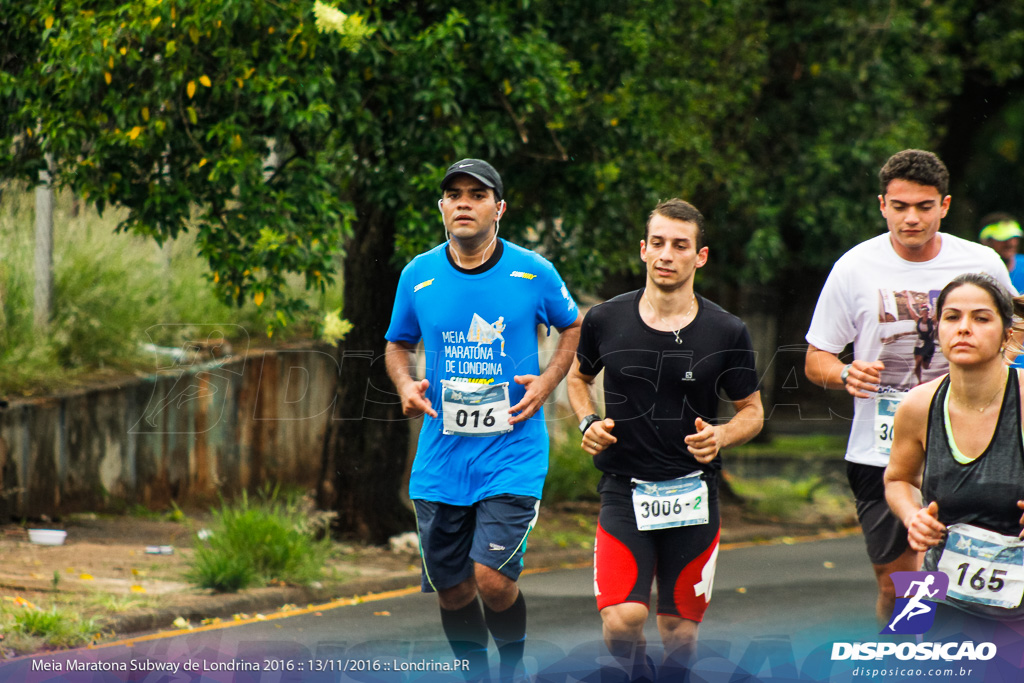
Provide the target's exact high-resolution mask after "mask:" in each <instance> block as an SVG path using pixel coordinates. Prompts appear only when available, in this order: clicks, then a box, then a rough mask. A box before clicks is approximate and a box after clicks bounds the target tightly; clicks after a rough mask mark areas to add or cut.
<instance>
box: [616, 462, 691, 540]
mask: <svg viewBox="0 0 1024 683" xmlns="http://www.w3.org/2000/svg"><path fill="white" fill-rule="evenodd" d="M632 483H633V514H634V515H636V528H637V529H639V530H640V531H650V530H651V529H669V528H672V527H677V526H694V525H696V524H707V523H708V518H709V516H708V485H707V482H705V481H704V479H702V478H701V473H700V472H694V473H693V474H688V475H686V476H685V477H679V478H678V479H669V480H668V481H641V480H639V479H633V480H632Z"/></svg>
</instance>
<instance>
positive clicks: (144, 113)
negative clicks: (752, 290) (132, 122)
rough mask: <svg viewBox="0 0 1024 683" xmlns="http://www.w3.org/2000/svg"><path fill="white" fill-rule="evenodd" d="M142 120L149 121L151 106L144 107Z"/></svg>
mask: <svg viewBox="0 0 1024 683" xmlns="http://www.w3.org/2000/svg"><path fill="white" fill-rule="evenodd" d="M142 120H143V121H149V107H143V108H142Z"/></svg>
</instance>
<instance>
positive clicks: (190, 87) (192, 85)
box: [185, 81, 196, 100]
mask: <svg viewBox="0 0 1024 683" xmlns="http://www.w3.org/2000/svg"><path fill="white" fill-rule="evenodd" d="M185 92H187V93H188V98H189V99H190V100H191V99H192V97H193V96H194V95H195V94H196V82H195V81H189V82H188V85H187V86H185Z"/></svg>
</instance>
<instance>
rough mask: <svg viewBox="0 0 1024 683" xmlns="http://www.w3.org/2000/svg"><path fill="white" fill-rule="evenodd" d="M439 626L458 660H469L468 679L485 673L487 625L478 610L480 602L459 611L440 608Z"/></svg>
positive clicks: (472, 602) (473, 601)
mask: <svg viewBox="0 0 1024 683" xmlns="http://www.w3.org/2000/svg"><path fill="white" fill-rule="evenodd" d="M441 626H442V627H443V628H444V634H445V636H447V638H448V642H449V643H450V644H451V646H452V652H453V653H454V654H455V656H456V657H457V658H458V659H466V660H469V672H468V673H469V676H468V677H467V678H470V679H480V678H483V677H484V676H485V675H486V673H487V624H486V622H484V614H483V612H482V611H481V610H480V600H479V599H478V598H473V600H472V601H471V602H470V603H469V604H468V605H466V606H465V607H460V608H459V609H451V610H449V609H444V608H443V607H442V608H441Z"/></svg>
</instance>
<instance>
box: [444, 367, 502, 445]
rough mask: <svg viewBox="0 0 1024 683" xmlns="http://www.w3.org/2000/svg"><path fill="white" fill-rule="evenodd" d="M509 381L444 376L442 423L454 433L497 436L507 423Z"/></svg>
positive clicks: (445, 429)
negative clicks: (461, 380) (445, 377)
mask: <svg viewBox="0 0 1024 683" xmlns="http://www.w3.org/2000/svg"><path fill="white" fill-rule="evenodd" d="M509 407H510V406H509V400H508V382H502V383H501V384H476V383H473V382H456V381H451V380H441V425H442V432H443V433H444V434H451V435H453V436H497V435H498V434H504V433H506V432H511V431H512V425H510V424H509V423H508V417H509V416H508V409H509Z"/></svg>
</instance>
